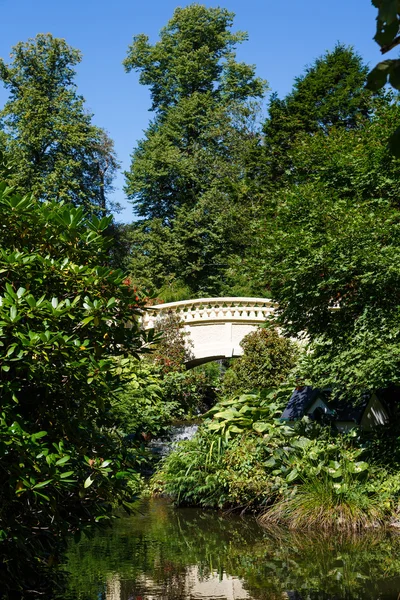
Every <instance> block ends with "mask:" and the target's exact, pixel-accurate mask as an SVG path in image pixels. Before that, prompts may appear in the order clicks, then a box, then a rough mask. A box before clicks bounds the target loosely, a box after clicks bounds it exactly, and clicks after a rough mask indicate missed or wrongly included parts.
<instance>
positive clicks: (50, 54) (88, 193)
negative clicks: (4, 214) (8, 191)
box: [0, 34, 118, 213]
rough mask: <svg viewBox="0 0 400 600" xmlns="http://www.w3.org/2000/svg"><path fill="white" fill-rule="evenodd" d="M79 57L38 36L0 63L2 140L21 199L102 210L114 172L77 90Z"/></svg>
mask: <svg viewBox="0 0 400 600" xmlns="http://www.w3.org/2000/svg"><path fill="white" fill-rule="evenodd" d="M80 61H81V53H80V52H79V51H78V50H75V49H74V48H72V47H71V46H69V45H68V44H67V43H66V42H65V40H63V39H58V38H54V37H53V36H52V35H50V34H39V35H37V36H36V38H34V39H30V40H28V41H27V42H20V43H18V44H17V45H16V46H15V47H14V48H13V49H12V53H11V62H10V64H6V63H5V61H4V60H3V59H0V81H2V82H3V85H4V86H5V87H6V89H7V90H8V92H9V98H8V101H7V102H6V104H5V106H4V107H3V109H2V110H1V111H0V127H1V129H2V133H3V134H2V139H1V140H0V144H1V147H2V148H3V152H4V153H5V155H6V156H7V159H8V163H9V165H10V168H11V172H12V177H11V179H9V181H10V183H11V184H12V185H13V186H15V187H16V189H17V190H18V191H19V192H20V193H27V192H32V193H33V194H35V195H36V196H37V197H38V198H41V199H42V200H45V199H57V200H58V201H61V200H65V201H67V202H72V203H73V204H75V205H76V206H80V205H83V206H85V208H87V209H88V210H90V211H95V212H96V211H97V212H99V211H100V212H103V213H104V212H105V211H106V210H107V209H110V208H111V206H110V205H109V202H108V200H107V193H108V192H109V191H110V190H111V188H112V181H113V177H114V175H115V171H116V169H117V167H118V162H117V159H116V155H115V151H114V146H113V142H112V140H111V139H110V138H109V136H108V135H107V133H106V132H105V131H104V130H103V129H101V128H99V127H96V126H94V125H93V124H92V122H91V119H92V116H91V115H90V114H88V113H87V112H86V110H85V106H84V99H83V97H82V96H80V95H78V94H77V92H76V85H75V83H74V78H75V70H74V67H75V66H76V65H77V64H79V62H80Z"/></svg>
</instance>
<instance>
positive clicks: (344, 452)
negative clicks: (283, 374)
mask: <svg viewBox="0 0 400 600" xmlns="http://www.w3.org/2000/svg"><path fill="white" fill-rule="evenodd" d="M288 391H289V390H285V389H282V390H280V391H278V392H269V393H267V392H262V393H258V394H246V395H242V396H241V397H240V398H237V399H233V400H225V401H222V402H220V403H218V404H217V405H216V406H215V407H214V408H213V409H212V410H211V411H209V412H208V413H207V414H206V415H205V418H206V421H205V423H204V425H203V427H202V428H201V429H200V430H199V431H198V433H197V434H196V436H195V437H194V438H193V439H192V440H190V441H188V442H182V443H181V444H179V446H178V448H177V449H176V450H175V451H174V452H173V453H172V454H170V455H169V456H168V457H167V458H166V459H165V461H164V463H163V465H162V466H161V470H160V472H159V473H157V474H156V475H155V477H154V483H153V485H154V489H155V490H157V491H162V492H164V493H167V494H168V495H171V496H172V497H173V498H174V500H175V502H177V503H178V504H195V505H200V506H210V507H220V508H221V507H225V508H227V507H241V508H242V509H243V508H251V509H253V510H257V511H258V512H259V511H260V510H262V509H264V516H263V517H262V521H263V522H264V523H268V524H269V525H271V524H274V523H279V522H284V523H286V524H288V525H290V526H291V527H294V528H308V527H311V528H315V527H322V528H339V529H358V528H361V527H366V526H370V525H372V524H373V525H378V524H383V523H388V522H389V521H390V520H391V519H393V518H395V515H396V513H397V510H398V505H399V499H400V478H399V475H398V473H397V472H395V471H394V472H393V473H391V472H389V471H388V469H387V465H386V467H384V466H383V465H382V464H379V463H378V462H377V461H376V458H374V454H375V453H374V452H373V451H372V447H371V444H370V442H366V440H365V439H364V437H363V436H361V437H359V436H358V434H357V433H356V432H355V431H352V432H351V433H350V434H347V435H343V434H340V433H337V432H334V431H333V430H332V431H331V430H330V429H329V428H327V427H325V428H323V427H322V428H321V427H320V426H318V425H316V424H315V423H311V422H309V421H308V419H303V420H302V421H301V422H299V423H298V424H297V425H296V427H295V428H292V427H288V426H287V425H285V424H284V423H282V422H280V421H279V418H278V416H279V415H280V413H281V411H282V408H283V406H284V405H285V403H286V402H287V399H288ZM380 439H382V437H381V438H380ZM393 442H394V443H395V445H396V447H397V446H398V439H397V437H396V438H392V440H391V442H390V444H392V443H393ZM393 468H394V469H395V468H397V463H396V465H395V464H393Z"/></svg>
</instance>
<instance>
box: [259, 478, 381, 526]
mask: <svg viewBox="0 0 400 600" xmlns="http://www.w3.org/2000/svg"><path fill="white" fill-rule="evenodd" d="M259 520H260V523H261V524H262V525H264V526H273V525H278V524H285V525H287V526H288V527H289V528H290V529H296V530H297V529H298V530H310V529H317V528H318V529H322V530H335V529H337V530H342V531H358V530H360V529H364V528H370V527H377V526H382V525H384V524H385V523H387V522H388V520H389V514H388V509H387V507H385V506H384V504H383V503H382V502H381V501H380V498H379V496H378V495H377V494H369V493H368V492H367V491H366V489H365V486H364V485H363V483H362V482H360V481H357V480H356V479H350V478H349V479H348V480H347V481H345V482H344V483H343V482H341V483H340V484H339V483H336V482H335V480H334V479H332V478H330V477H328V476H319V477H318V478H310V479H306V480H305V481H304V482H303V483H302V484H300V485H298V486H297V487H296V488H295V489H294V490H293V493H292V495H291V496H289V497H288V498H284V499H282V500H279V501H278V502H276V503H275V504H274V505H272V506H271V507H269V508H268V509H267V510H266V511H265V512H264V513H263V514H262V515H261V516H260V518H259Z"/></svg>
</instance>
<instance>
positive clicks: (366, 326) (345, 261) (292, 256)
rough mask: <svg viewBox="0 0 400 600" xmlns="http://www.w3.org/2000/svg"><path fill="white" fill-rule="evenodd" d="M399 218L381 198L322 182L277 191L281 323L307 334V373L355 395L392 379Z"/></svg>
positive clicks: (275, 263) (275, 253) (275, 285)
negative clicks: (360, 197) (352, 195)
mask: <svg viewBox="0 0 400 600" xmlns="http://www.w3.org/2000/svg"><path fill="white" fill-rule="evenodd" d="M398 218H399V213H398V210H397V208H396V209H394V208H392V207H391V206H390V204H389V203H388V202H387V201H384V200H379V199H377V200H371V201H357V200H356V199H353V200H352V199H341V198H340V197H338V196H337V195H336V194H335V193H334V191H333V190H330V191H329V192H327V191H326V190H325V189H324V187H323V186H320V185H312V184H308V185H302V186H296V187H293V189H289V190H287V191H286V192H284V193H283V192H282V194H281V196H280V201H279V206H278V207H277V210H276V220H275V223H274V231H273V233H272V236H273V238H274V240H275V241H274V244H275V245H274V248H273V250H272V253H271V254H272V261H271V262H272V269H271V271H270V274H271V288H272V293H273V296H274V297H275V298H276V299H278V300H279V311H280V320H281V323H282V324H283V325H284V326H285V328H286V329H287V331H289V332H291V334H294V335H296V334H297V335H298V334H300V332H304V331H305V332H306V333H307V335H308V337H309V339H310V341H311V342H312V348H313V350H314V352H313V353H312V354H308V355H307V356H306V367H305V373H307V374H308V375H309V376H310V377H311V378H312V381H313V383H314V384H316V385H317V386H318V387H325V386H326V385H332V386H333V387H334V388H335V389H337V390H338V391H339V393H341V394H344V393H347V394H348V395H350V396H355V395H357V394H360V392H363V391H365V390H367V389H379V388H385V387H387V386H388V385H389V384H390V383H391V382H393V383H395V382H396V381H398V373H399V363H398V342H399V329H398V324H397V313H398V303H397V296H398V290H399V277H398V272H397V268H396V265H397V264H398V252H399V240H398ZM328 382H329V383H328Z"/></svg>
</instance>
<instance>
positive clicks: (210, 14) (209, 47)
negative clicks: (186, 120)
mask: <svg viewBox="0 0 400 600" xmlns="http://www.w3.org/2000/svg"><path fill="white" fill-rule="evenodd" d="M233 17H234V14H233V13H231V12H229V11H228V10H226V9H223V8H206V7H205V6H203V5H201V4H196V3H194V4H190V5H189V6H186V7H185V8H177V9H176V10H175V12H174V15H173V17H172V19H171V20H170V21H169V22H168V24H167V25H166V27H164V28H163V29H162V30H161V34H160V41H159V42H157V43H156V44H155V45H154V46H152V45H151V44H149V41H148V37H147V36H146V35H144V34H140V35H138V36H136V37H134V38H133V43H132V45H131V46H130V47H129V50H128V56H127V58H126V59H125V61H124V65H125V69H126V70H127V71H128V72H129V71H131V70H136V71H139V72H140V80H139V81H140V83H142V84H143V85H148V86H150V90H151V96H152V100H153V106H152V110H156V111H158V112H160V113H165V112H166V111H167V110H168V109H169V108H171V107H173V106H175V105H177V104H178V103H179V101H180V100H182V99H184V98H190V97H191V96H193V94H195V93H196V92H197V93H199V94H209V93H212V94H213V95H215V96H220V97H221V98H223V99H227V100H229V99H231V98H234V99H235V100H241V101H243V100H244V101H245V100H247V99H248V98H249V97H258V96H259V95H260V94H261V93H262V90H263V82H262V81H260V80H259V79H257V78H255V77H254V71H255V69H254V67H253V66H250V65H246V64H244V63H237V62H236V61H235V48H236V46H237V44H240V43H241V42H243V41H244V40H246V38H247V35H246V33H244V32H242V31H239V32H237V33H231V32H230V29H231V27H232V24H233Z"/></svg>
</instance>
